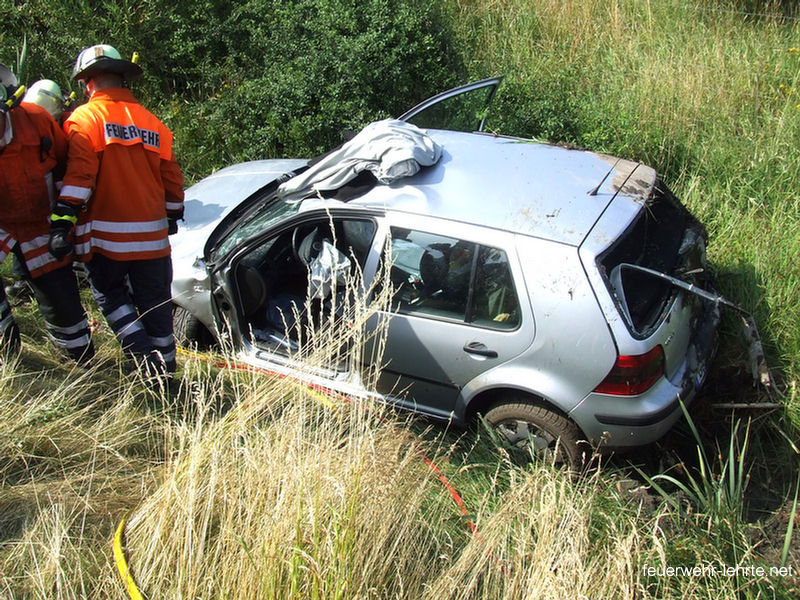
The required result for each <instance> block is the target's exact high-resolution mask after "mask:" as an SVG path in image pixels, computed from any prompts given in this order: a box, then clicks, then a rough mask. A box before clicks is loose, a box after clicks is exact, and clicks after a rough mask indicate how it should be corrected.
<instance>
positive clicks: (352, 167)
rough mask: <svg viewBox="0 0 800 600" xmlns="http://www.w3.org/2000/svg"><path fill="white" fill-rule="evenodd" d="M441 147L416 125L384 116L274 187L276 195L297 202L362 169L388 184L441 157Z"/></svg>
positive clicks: (337, 185)
mask: <svg viewBox="0 0 800 600" xmlns="http://www.w3.org/2000/svg"><path fill="white" fill-rule="evenodd" d="M441 156H442V148H441V146H439V145H438V144H437V143H436V142H434V141H433V140H432V139H431V138H430V137H429V136H428V134H426V133H425V132H424V131H422V130H421V129H420V128H419V127H417V126H416V125H412V124H411V123H406V122H405V121H398V120H397V119H385V120H383V121H376V122H375V123H371V124H369V125H367V126H366V127H365V128H364V129H362V130H361V131H360V132H359V134H358V135H356V136H355V137H354V138H353V139H351V140H350V141H349V142H347V143H346V144H344V145H342V146H341V147H340V148H338V149H337V150H334V151H333V152H331V153H330V154H328V155H327V156H325V157H324V158H322V159H321V160H320V161H319V162H318V163H316V164H314V165H312V166H311V167H309V168H308V170H306V171H305V172H303V173H301V174H300V175H297V176H296V177H292V178H291V179H290V180H289V181H287V182H285V183H283V184H281V185H280V186H279V187H278V196H279V197H280V198H283V199H284V200H286V201H289V202H291V201H299V200H302V199H303V198H307V197H309V196H310V195H313V194H316V193H317V192H323V191H331V190H336V189H339V188H340V187H342V186H343V185H344V184H346V183H347V182H348V181H350V180H352V179H354V178H355V177H356V175H358V174H359V173H361V172H362V171H371V172H372V173H373V174H374V175H375V177H376V178H377V179H378V182H380V183H382V184H390V183H392V182H393V181H396V180H397V179H401V178H403V177H410V176H411V175H414V174H415V173H417V171H419V169H420V167H426V166H430V165H433V164H436V162H437V161H438V160H439V158H441Z"/></svg>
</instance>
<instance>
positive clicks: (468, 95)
mask: <svg viewBox="0 0 800 600" xmlns="http://www.w3.org/2000/svg"><path fill="white" fill-rule="evenodd" d="M502 79H503V78H502V77H492V78H490V79H484V80H481V81H475V82H472V83H468V84H466V85H462V86H459V87H456V88H453V89H451V90H447V91H446V92H442V93H440V94H437V95H436V96H433V97H432V98H428V99H427V100H425V101H423V102H421V103H420V104H418V105H417V106H415V107H414V108H412V109H411V110H409V111H406V112H405V113H403V114H402V115H400V116H399V117H398V119H400V120H401V121H406V122H408V123H412V124H414V125H416V126H417V127H420V128H422V129H449V130H451V131H467V132H471V131H483V126H484V124H485V122H486V113H487V110H488V108H489V105H490V104H491V102H492V99H493V98H494V95H495V92H496V91H497V87H498V86H499V85H500V82H501V81H502Z"/></svg>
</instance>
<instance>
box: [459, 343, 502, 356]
mask: <svg viewBox="0 0 800 600" xmlns="http://www.w3.org/2000/svg"><path fill="white" fill-rule="evenodd" d="M464 352H468V353H469V354H477V355H478V356H485V357H487V358H497V352H495V351H494V350H489V348H487V347H486V344H484V343H482V342H469V343H468V344H465V345H464Z"/></svg>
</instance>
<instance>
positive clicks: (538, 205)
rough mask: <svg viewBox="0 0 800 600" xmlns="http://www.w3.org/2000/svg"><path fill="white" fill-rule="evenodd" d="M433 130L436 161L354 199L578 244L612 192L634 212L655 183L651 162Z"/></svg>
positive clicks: (358, 202) (364, 204)
mask: <svg viewBox="0 0 800 600" xmlns="http://www.w3.org/2000/svg"><path fill="white" fill-rule="evenodd" d="M426 132H427V133H428V135H430V136H431V138H433V140H434V141H435V142H436V143H438V144H440V145H441V146H442V148H443V152H442V157H441V159H440V160H439V161H438V162H437V163H436V164H435V165H433V166H431V167H428V168H425V169H422V170H421V171H420V172H419V173H418V174H416V175H414V176H412V177H408V178H405V179H402V180H400V181H398V182H395V183H393V184H390V185H376V186H375V187H374V188H372V189H371V190H370V191H369V192H367V193H366V194H364V195H363V196H361V197H359V198H357V199H354V200H351V201H350V204H351V205H353V206H361V207H369V208H378V209H381V210H395V211H402V212H408V213H413V214H420V215H427V216H433V217H440V218H445V219H451V220H455V221H462V222H466V223H474V224H479V225H484V226H487V227H492V228H496V229H500V230H504V231H511V232H514V233H521V234H526V235H533V236H536V237H541V238H545V239H550V240H553V241H557V242H561V243H565V244H570V245H576V246H577V245H579V244H580V243H581V242H582V240H583V239H584V238H585V237H586V235H587V234H588V233H589V231H590V230H591V228H592V226H593V225H594V224H595V223H596V222H597V220H598V219H599V217H600V215H601V214H602V213H603V211H604V210H605V209H606V207H607V206H608V204H609V203H610V202H611V201H612V199H613V200H614V201H615V202H622V203H638V204H639V206H636V207H632V206H631V207H629V210H627V211H625V212H627V213H629V214H635V213H638V211H639V210H640V209H641V205H642V204H643V202H644V200H645V199H646V198H647V197H648V196H649V194H650V191H651V190H652V188H653V186H654V185H655V180H656V173H655V171H654V170H653V169H652V168H650V167H646V166H644V165H642V164H640V163H636V162H633V161H629V160H624V159H618V158H615V157H611V156H606V155H603V154H598V153H595V152H590V151H587V150H578V149H569V148H565V147H561V146H555V145H551V144H545V143H541V142H536V141H532V140H524V139H519V138H509V137H501V136H495V135H491V134H481V133H461V132H454V131H443V130H433V129H431V130H426ZM623 225H626V224H623Z"/></svg>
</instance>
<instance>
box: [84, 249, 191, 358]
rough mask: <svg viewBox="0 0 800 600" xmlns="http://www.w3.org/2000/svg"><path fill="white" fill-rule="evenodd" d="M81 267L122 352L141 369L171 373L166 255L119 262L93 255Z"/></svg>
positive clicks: (172, 347)
mask: <svg viewBox="0 0 800 600" xmlns="http://www.w3.org/2000/svg"><path fill="white" fill-rule="evenodd" d="M85 266H86V273H87V275H88V277H89V283H90V284H91V286H92V293H93V294H94V297H95V300H97V304H98V306H99V307H100V310H101V311H102V313H103V316H104V317H105V318H106V321H108V324H109V326H110V327H111V329H112V330H113V331H114V333H115V335H116V336H117V339H118V340H119V342H120V344H122V349H123V351H124V352H125V354H127V355H128V356H129V357H131V358H133V359H134V360H135V361H137V362H138V363H139V364H140V365H141V366H142V367H143V368H145V369H150V368H153V369H155V371H156V372H164V371H166V372H169V373H172V372H174V371H175V366H176V364H175V337H174V336H173V332H172V293H171V284H172V261H171V259H170V257H169V256H166V257H164V258H154V259H149V260H130V261H120V260H113V259H110V258H107V257H105V256H103V255H102V254H95V255H94V256H93V257H92V258H91V260H89V262H87V263H86V265H85Z"/></svg>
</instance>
